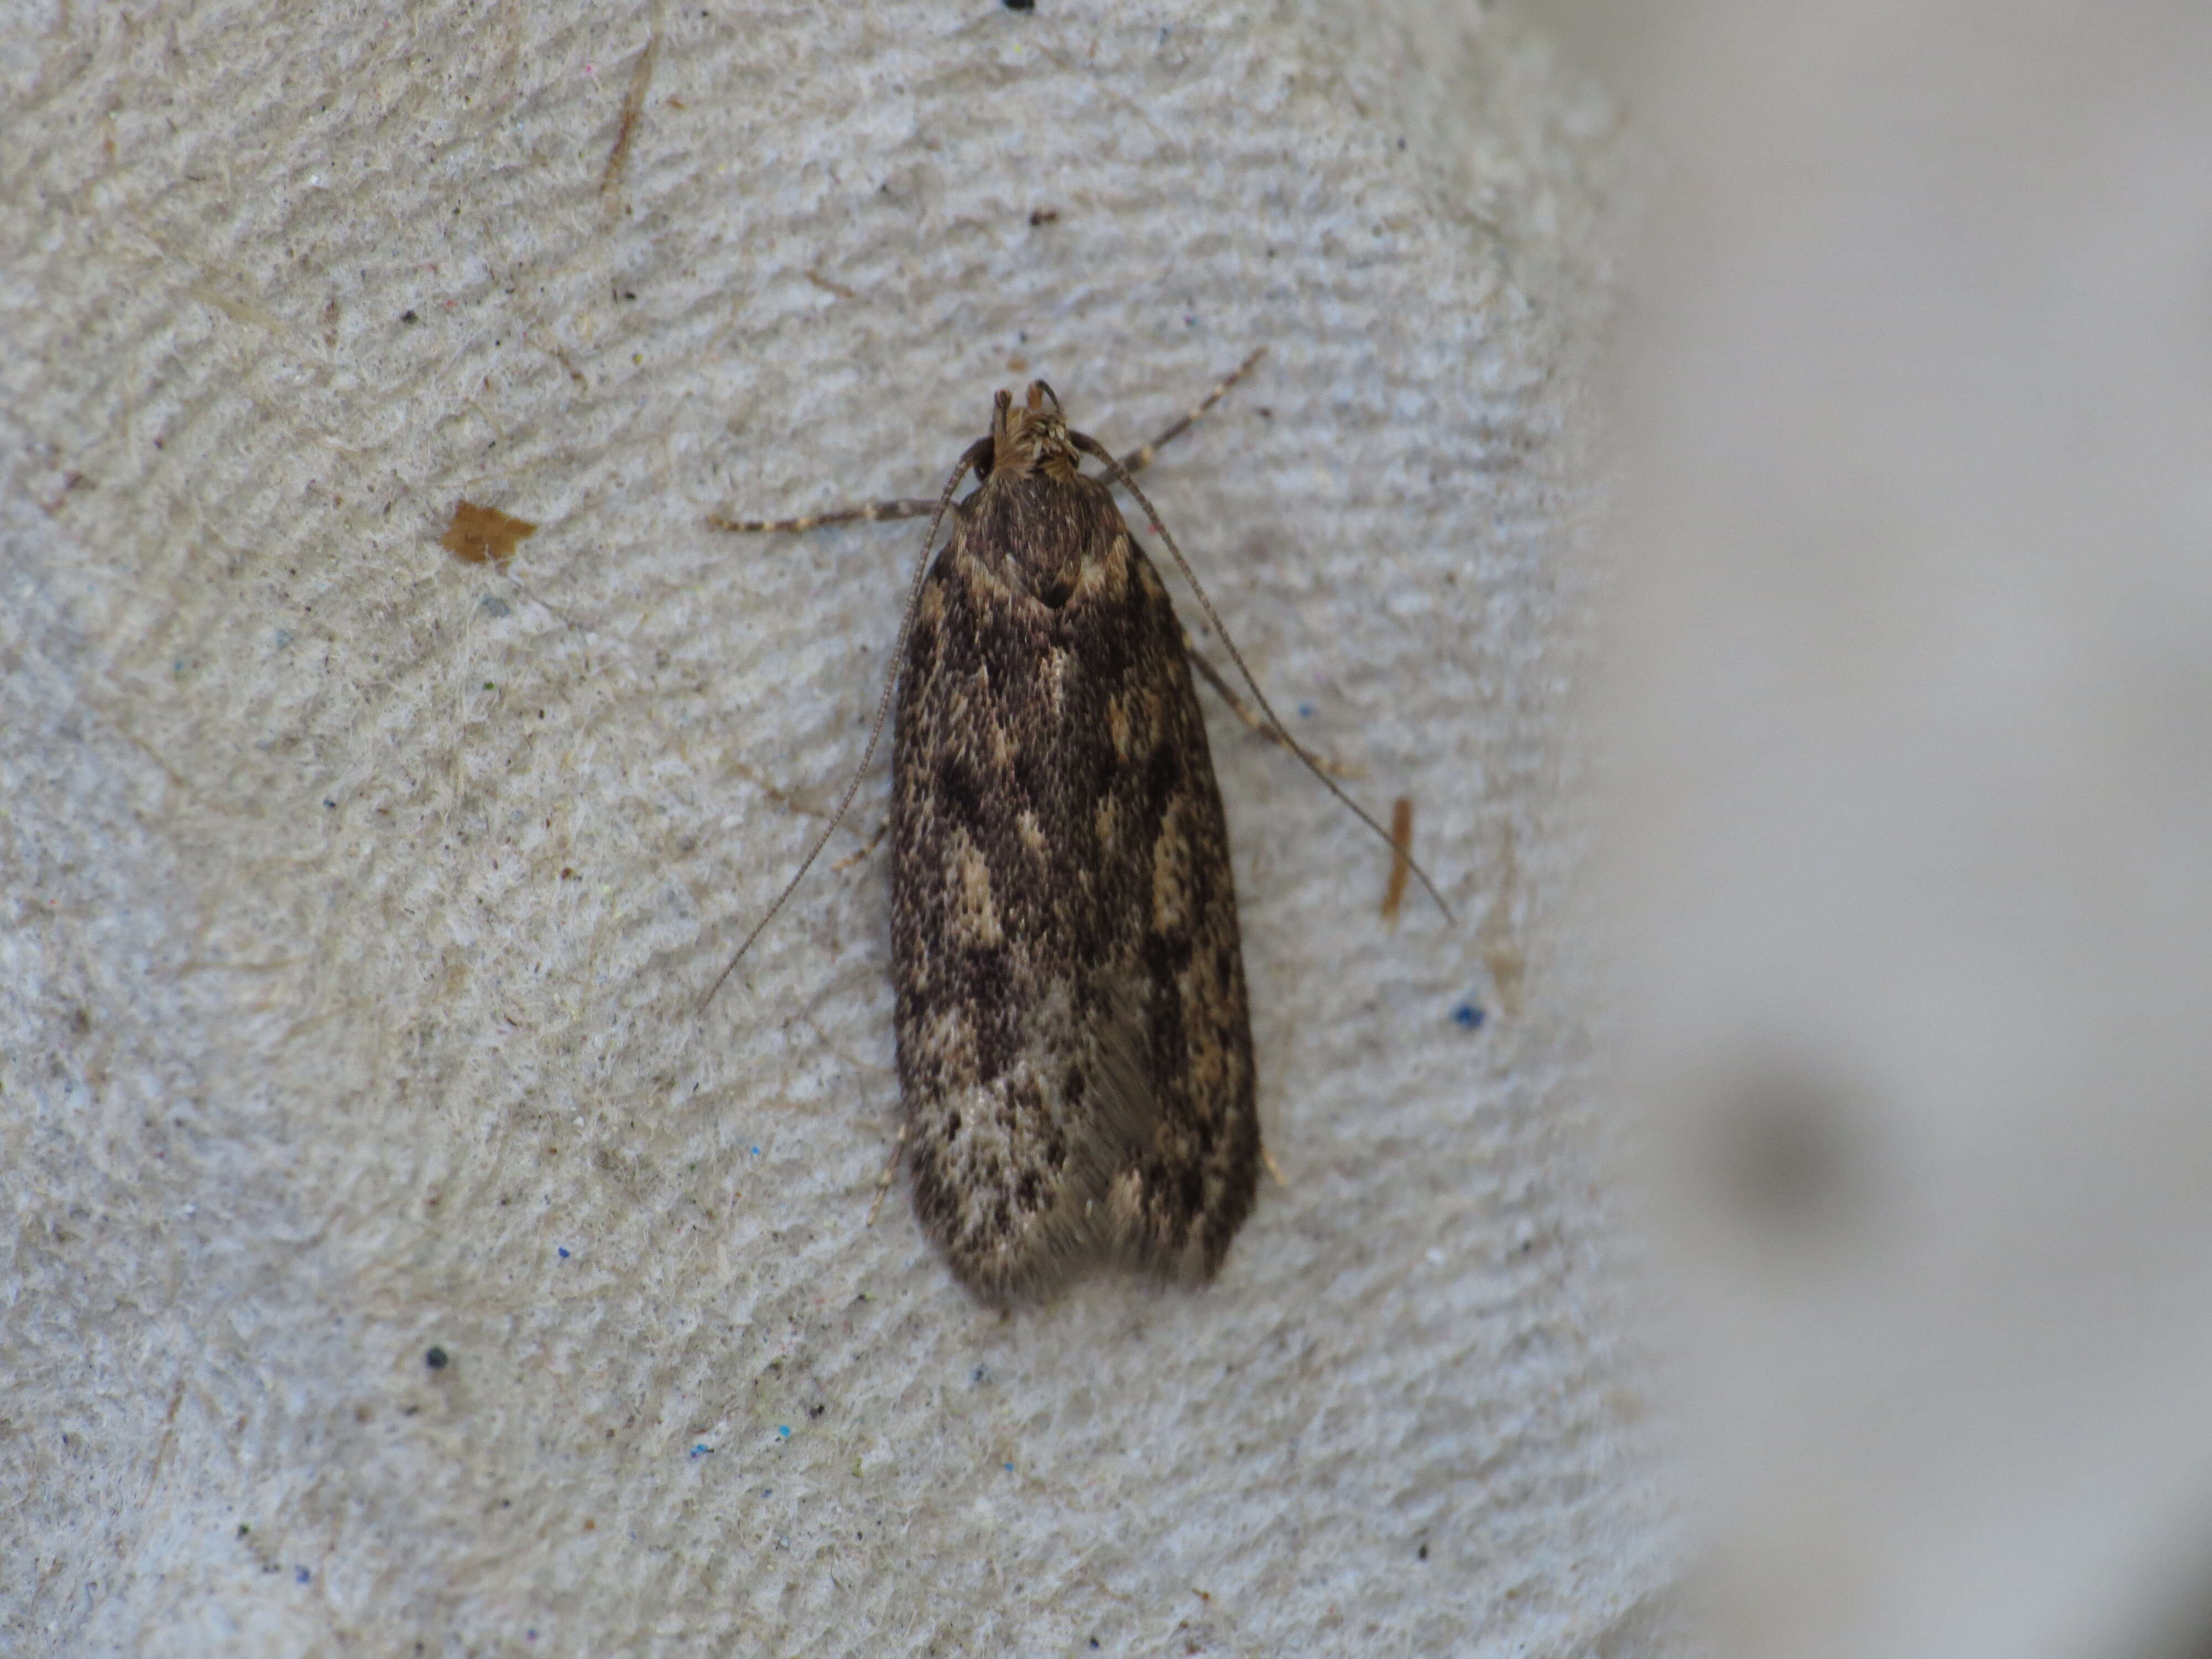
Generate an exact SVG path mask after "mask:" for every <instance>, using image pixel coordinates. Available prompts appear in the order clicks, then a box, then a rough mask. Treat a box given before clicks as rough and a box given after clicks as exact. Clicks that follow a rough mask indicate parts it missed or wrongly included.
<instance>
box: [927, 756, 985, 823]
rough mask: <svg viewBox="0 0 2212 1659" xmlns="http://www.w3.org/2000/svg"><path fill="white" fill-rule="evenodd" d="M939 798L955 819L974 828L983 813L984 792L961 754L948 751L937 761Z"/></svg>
mask: <svg viewBox="0 0 2212 1659" xmlns="http://www.w3.org/2000/svg"><path fill="white" fill-rule="evenodd" d="M936 783H937V799H939V801H940V802H942V803H943V804H944V805H945V810H946V811H948V812H949V813H950V814H951V817H952V818H953V820H954V821H955V822H956V823H960V824H962V825H963V826H966V827H969V828H973V827H974V826H975V823H977V822H978V821H979V820H980V818H981V815H982V807H983V794H982V791H981V789H979V788H978V787H976V783H975V773H974V771H973V770H972V769H970V768H969V765H968V763H967V762H966V761H965V760H963V758H962V757H960V756H959V755H957V754H954V753H950V752H948V753H946V754H945V755H944V756H942V757H939V761H938V763H937V779H936Z"/></svg>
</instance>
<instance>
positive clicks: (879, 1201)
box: [864, 1118, 906, 1227]
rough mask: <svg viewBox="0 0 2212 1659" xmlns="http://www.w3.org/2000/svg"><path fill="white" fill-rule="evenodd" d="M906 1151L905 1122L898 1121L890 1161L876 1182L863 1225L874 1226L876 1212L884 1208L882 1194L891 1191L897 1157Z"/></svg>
mask: <svg viewBox="0 0 2212 1659" xmlns="http://www.w3.org/2000/svg"><path fill="white" fill-rule="evenodd" d="M905 1151H906V1120H905V1119H903V1118H902V1119H900V1120H899V1132H898V1139H896V1140H895V1141H893V1142H892V1143H891V1161H890V1163H888V1164H884V1177H883V1179H882V1180H880V1181H878V1182H876V1201H875V1202H874V1203H872V1204H871V1205H869V1206H868V1218H867V1221H866V1223H865V1224H864V1225H867V1226H870V1227H872V1226H874V1225H876V1212H877V1211H878V1210H880V1209H882V1208H883V1207H884V1194H885V1193H887V1192H889V1191H890V1189H891V1178H892V1177H893V1176H896V1175H897V1174H898V1166H899V1157H900V1155H901V1154H902V1153H903V1152H905Z"/></svg>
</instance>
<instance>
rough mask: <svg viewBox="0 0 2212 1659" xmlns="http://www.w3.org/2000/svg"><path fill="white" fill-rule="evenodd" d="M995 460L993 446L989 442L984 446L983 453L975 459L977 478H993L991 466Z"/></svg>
mask: <svg viewBox="0 0 2212 1659" xmlns="http://www.w3.org/2000/svg"><path fill="white" fill-rule="evenodd" d="M993 459H994V456H993V454H992V445H991V444H990V443H988V442H986V443H985V444H984V446H983V453H981V454H980V455H978V456H977V457H976V458H975V476H976V477H978V478H987V477H990V476H991V464H992V461H993Z"/></svg>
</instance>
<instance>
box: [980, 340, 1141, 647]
mask: <svg viewBox="0 0 2212 1659" xmlns="http://www.w3.org/2000/svg"><path fill="white" fill-rule="evenodd" d="M1080 459H1081V457H1080V452H1079V451H1078V450H1077V448H1076V447H1075V443H1074V441H1073V439H1072V438H1071V437H1070V436H1069V435H1068V430H1067V422H1066V421H1065V420H1064V419H1062V418H1061V416H1060V404H1059V402H1058V400H1057V399H1055V398H1054V397H1053V394H1052V388H1051V387H1050V386H1047V385H1045V384H1044V382H1043V381H1042V380H1039V381H1036V382H1035V383H1034V384H1032V385H1031V386H1030V389H1029V396H1028V398H1026V399H1025V401H1024V403H1023V404H1016V403H1015V402H1014V400H1013V398H1012V394H1011V393H1008V392H1000V393H999V396H998V401H997V404H996V407H995V408H994V410H993V413H992V418H991V448H990V454H989V457H988V459H987V461H979V462H978V463H977V465H976V471H977V472H978V473H979V474H980V475H981V483H978V484H977V486H976V488H975V493H974V494H973V495H969V497H968V498H967V499H966V500H965V501H962V502H961V503H960V507H959V514H960V522H961V526H962V532H963V543H964V544H965V547H966V551H967V553H968V556H969V557H971V558H974V559H975V560H977V561H979V562H981V563H982V564H984V565H985V566H987V567H988V568H991V569H992V570H994V571H995V572H996V573H997V574H998V575H999V577H1000V580H1003V581H1005V582H1006V583H1007V584H1008V585H1009V586H1014V587H1017V588H1019V589H1020V590H1022V591H1024V592H1027V593H1028V594H1029V595H1030V597H1031V598H1033V599H1037V600H1039V601H1040V602H1042V603H1043V604H1045V605H1051V606H1053V607H1054V608H1055V609H1057V608H1058V607H1059V606H1060V605H1062V604H1064V603H1066V600H1067V599H1068V598H1069V596H1070V595H1071V594H1073V592H1074V591H1075V590H1076V588H1077V587H1078V586H1079V585H1080V584H1081V583H1082V581H1083V577H1084V570H1085V563H1086V562H1087V561H1091V560H1095V559H1097V558H1098V557H1100V556H1103V555H1105V554H1106V552H1107V551H1108V550H1109V549H1110V548H1111V547H1112V546H1113V545H1114V544H1115V542H1116V541H1117V540H1118V539H1120V538H1121V537H1122V535H1123V532H1124V526H1123V525H1122V523H1121V514H1120V513H1119V512H1118V511H1116V509H1115V506H1114V497H1113V492H1112V491H1111V489H1109V488H1108V486H1107V485H1106V484H1105V483H1103V482H1102V481H1101V480H1099V479H1097V478H1095V477H1085V476H1084V475H1083V474H1082V473H1081V472H1080V471H1078V470H1077V468H1078V465H1079V462H1080Z"/></svg>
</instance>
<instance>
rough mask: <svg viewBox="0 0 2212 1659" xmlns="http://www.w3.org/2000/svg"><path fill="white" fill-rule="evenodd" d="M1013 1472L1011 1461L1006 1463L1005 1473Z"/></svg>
mask: <svg viewBox="0 0 2212 1659" xmlns="http://www.w3.org/2000/svg"><path fill="white" fill-rule="evenodd" d="M1013 1472H1014V1466H1013V1465H1012V1463H1009V1464H1007V1465H1006V1473H1007V1474H1012V1473H1013Z"/></svg>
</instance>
